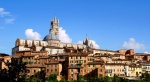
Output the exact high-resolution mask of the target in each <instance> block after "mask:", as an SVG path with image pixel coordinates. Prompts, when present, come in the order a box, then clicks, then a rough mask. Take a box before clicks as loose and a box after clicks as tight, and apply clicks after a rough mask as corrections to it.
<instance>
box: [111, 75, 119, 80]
mask: <svg viewBox="0 0 150 82" xmlns="http://www.w3.org/2000/svg"><path fill="white" fill-rule="evenodd" d="M112 81H113V82H120V81H121V79H120V77H118V76H117V75H114V77H113V79H112Z"/></svg>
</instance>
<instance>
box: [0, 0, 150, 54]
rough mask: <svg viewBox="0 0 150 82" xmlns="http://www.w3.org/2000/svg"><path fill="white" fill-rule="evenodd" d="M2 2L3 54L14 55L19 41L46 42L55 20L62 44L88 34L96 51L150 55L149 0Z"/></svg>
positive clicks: (0, 50) (0, 41) (1, 44)
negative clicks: (127, 51)
mask: <svg viewBox="0 0 150 82" xmlns="http://www.w3.org/2000/svg"><path fill="white" fill-rule="evenodd" d="M0 2H1V3H0V5H1V6H0V21H1V22H0V32H1V35H0V37H1V38H2V39H1V40H0V52H1V53H7V54H10V55H11V49H12V48H13V47H14V46H15V41H16V39H17V38H21V39H35V40H43V38H44V37H45V35H47V34H48V33H49V29H50V21H51V19H53V18H54V17H56V18H58V19H59V23H60V24H59V25H60V28H59V33H60V40H61V41H62V42H66V43H81V41H82V40H84V39H85V38H86V35H87V36H88V37H89V39H90V40H92V42H93V44H94V45H95V47H96V48H100V49H108V50H119V49H135V52H137V53H139V52H141V53H143V52H148V53H149V52H150V43H149V41H150V39H149V38H148V35H150V33H149V26H150V24H149V21H150V15H149V14H150V11H149V9H150V6H149V3H150V1H148V0H147V1H145V2H142V1H140V0H136V1H135V0H133V1H129V0H126V1H119V0H116V1H98V0H97V1H95V2H92V3H91V1H85V0H83V1H79V0H75V1H69V0H68V1H67V0H66V2H63V1H58V0H56V1H48V0H46V1H39V0H36V1H30V2H27V1H19V0H18V1H5V2H4V1H3V2H2V1H1V0H0ZM10 3H11V4H10ZM17 3H19V4H17ZM34 3H35V4H34Z"/></svg>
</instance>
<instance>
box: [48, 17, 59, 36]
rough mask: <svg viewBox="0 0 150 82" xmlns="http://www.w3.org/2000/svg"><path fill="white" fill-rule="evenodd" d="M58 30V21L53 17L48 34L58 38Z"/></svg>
mask: <svg viewBox="0 0 150 82" xmlns="http://www.w3.org/2000/svg"><path fill="white" fill-rule="evenodd" d="M58 29H59V21H58V20H57V19H56V17H54V18H53V20H52V21H51V23H50V30H49V33H50V34H53V35H56V36H57V37H58V36H59V33H58Z"/></svg>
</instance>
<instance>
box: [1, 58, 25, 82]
mask: <svg viewBox="0 0 150 82" xmlns="http://www.w3.org/2000/svg"><path fill="white" fill-rule="evenodd" d="M4 63H5V65H6V67H7V68H5V69H2V70H0V81H6V82H21V81H24V80H25V77H26V75H27V74H26V73H27V70H26V63H25V62H23V61H22V57H19V58H14V57H12V58H11V61H6V62H4Z"/></svg>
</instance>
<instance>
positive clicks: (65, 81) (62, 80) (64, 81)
mask: <svg viewBox="0 0 150 82" xmlns="http://www.w3.org/2000/svg"><path fill="white" fill-rule="evenodd" d="M59 82H67V80H66V79H65V78H62V79H61V80H60V81H59Z"/></svg>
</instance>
